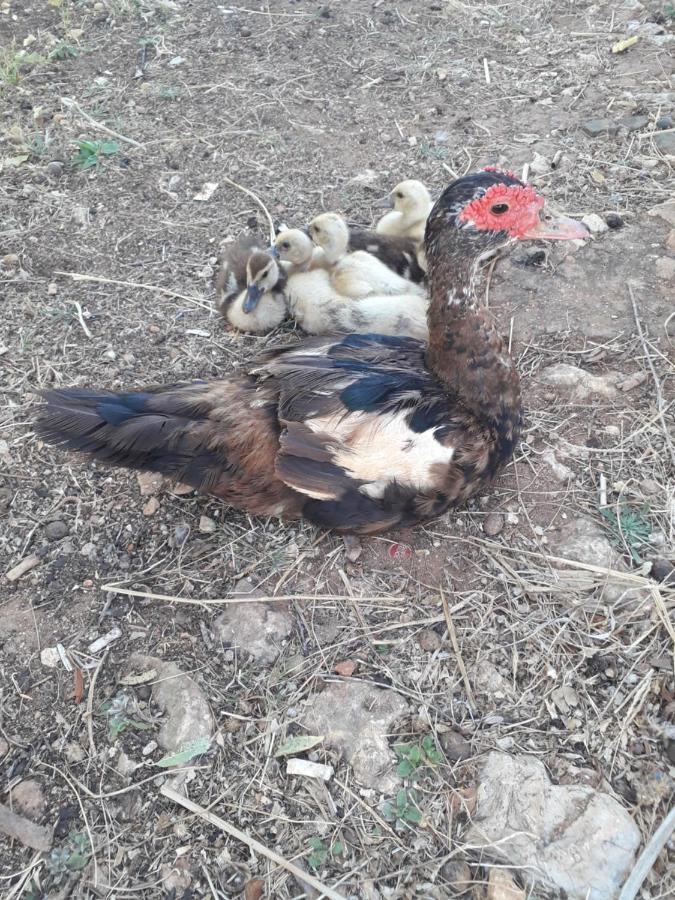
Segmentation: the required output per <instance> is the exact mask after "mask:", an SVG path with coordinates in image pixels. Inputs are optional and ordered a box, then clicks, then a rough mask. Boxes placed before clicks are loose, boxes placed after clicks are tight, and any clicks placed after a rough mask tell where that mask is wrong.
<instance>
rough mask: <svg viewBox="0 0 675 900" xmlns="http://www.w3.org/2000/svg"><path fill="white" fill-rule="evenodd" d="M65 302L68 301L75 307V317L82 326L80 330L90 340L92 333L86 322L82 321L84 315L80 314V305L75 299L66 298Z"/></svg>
mask: <svg viewBox="0 0 675 900" xmlns="http://www.w3.org/2000/svg"><path fill="white" fill-rule="evenodd" d="M66 302H67V303H70V304H71V305H72V306H74V307H75V311H76V312H77V318H78V319H79V320H80V325H81V326H82V331H84V333H85V334H86V335H87V337H88V338H89V340H91V339H92V338H93V335H92V333H91V331H89V328H88V327H87V323H86V322H85V321H84V316H83V315H82V307H81V306H80V304H79V303H78V302H77V300H67V301H66Z"/></svg>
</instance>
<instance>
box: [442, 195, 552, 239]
mask: <svg viewBox="0 0 675 900" xmlns="http://www.w3.org/2000/svg"><path fill="white" fill-rule="evenodd" d="M543 207H544V198H543V197H541V196H540V195H539V194H537V192H536V191H535V190H534V188H533V187H531V186H530V185H529V184H525V185H523V184H493V185H492V186H491V187H489V188H488V189H487V191H485V193H484V194H483V196H482V197H478V198H477V199H476V200H472V201H471V202H470V203H468V204H467V205H466V206H465V207H464V209H463V210H462V211H461V212H460V214H459V217H458V218H459V221H460V222H466V223H467V224H471V225H473V227H474V228H476V229H478V230H479V231H506V232H507V234H509V235H510V236H511V237H514V238H520V239H521V240H523V239H524V238H525V237H526V235H527V233H528V232H530V231H531V230H532V228H533V227H534V226H535V225H537V224H538V223H539V214H540V212H541V210H542V209H543Z"/></svg>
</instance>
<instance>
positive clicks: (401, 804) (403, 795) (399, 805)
mask: <svg viewBox="0 0 675 900" xmlns="http://www.w3.org/2000/svg"><path fill="white" fill-rule="evenodd" d="M407 805H408V793H407V791H406V789H405V788H402V789H401V790H400V791H399V792H398V794H397V795H396V809H397V810H398V812H399V815H400V813H401V811H402V810H404V809H405V808H406V806H407Z"/></svg>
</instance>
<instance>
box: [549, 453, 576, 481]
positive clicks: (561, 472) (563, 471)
mask: <svg viewBox="0 0 675 900" xmlns="http://www.w3.org/2000/svg"><path fill="white" fill-rule="evenodd" d="M541 459H542V462H545V463H546V464H547V465H548V466H549V467H550V469H551V472H553V476H554V478H557V480H558V481H561V482H562V483H563V484H565V483H566V482H568V481H573V480H574V471H573V470H572V469H570V468H569V466H566V465H565V464H564V463H561V462H560V460H559V459H558V457H557V456H556V455H555V450H554V449H553V447H547V448H546V450H544V452H543V453H542V454H541Z"/></svg>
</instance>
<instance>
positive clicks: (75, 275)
mask: <svg viewBox="0 0 675 900" xmlns="http://www.w3.org/2000/svg"><path fill="white" fill-rule="evenodd" d="M54 274H55V275H65V276H66V278H72V279H73V281H95V282H96V283H97V284H118V285H120V286H121V287H131V288H143V290H144V291H154V292H155V293H156V294H166V296H167V297H175V298H176V299H177V300H185V302H186V303H194V305H195V306H200V307H201V308H202V309H207V310H208V311H209V312H211V304H210V303H207V301H206V300H197V298H196V297H187V296H186V295H185V294H177V293H176V291H171V290H169V288H163V287H160V286H159V285H157V284H142V283H141V282H140V281H118V280H117V279H116V278H103V276H102V275H84V274H83V273H82V272H54ZM89 336H90V337H91V335H89Z"/></svg>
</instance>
